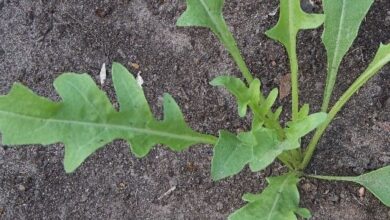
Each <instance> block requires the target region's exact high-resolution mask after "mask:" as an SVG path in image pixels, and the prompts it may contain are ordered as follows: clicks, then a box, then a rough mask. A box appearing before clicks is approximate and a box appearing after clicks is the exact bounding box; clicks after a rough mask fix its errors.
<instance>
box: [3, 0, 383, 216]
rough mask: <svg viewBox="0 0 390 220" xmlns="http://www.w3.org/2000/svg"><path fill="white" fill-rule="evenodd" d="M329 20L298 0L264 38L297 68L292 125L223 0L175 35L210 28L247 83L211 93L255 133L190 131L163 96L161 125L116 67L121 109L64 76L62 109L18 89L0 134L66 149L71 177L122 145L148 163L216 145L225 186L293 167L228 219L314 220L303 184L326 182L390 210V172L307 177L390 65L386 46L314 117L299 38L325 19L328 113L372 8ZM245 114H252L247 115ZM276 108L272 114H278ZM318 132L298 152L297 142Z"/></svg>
mask: <svg viewBox="0 0 390 220" xmlns="http://www.w3.org/2000/svg"><path fill="white" fill-rule="evenodd" d="M323 2H324V13H325V14H307V13H305V12H303V11H302V9H301V6H300V1H299V0H281V1H280V15H279V21H278V23H277V24H276V26H275V27H273V28H272V29H270V30H269V31H267V32H266V34H267V36H269V37H270V38H272V39H274V40H276V41H279V42H280V43H282V44H283V45H284V47H285V48H286V50H287V53H288V57H289V61H290V68H291V86H292V119H291V121H289V122H287V123H285V125H286V126H285V127H283V126H282V125H283V124H284V123H281V122H280V121H279V118H280V115H281V113H282V107H281V106H279V107H277V106H275V103H276V99H277V96H278V90H277V89H273V90H271V92H270V93H269V94H268V96H265V95H264V94H263V93H262V91H261V81H260V79H258V78H255V77H253V76H252V74H251V73H250V71H249V69H248V67H247V66H246V64H245V62H244V59H243V58H242V56H241V54H240V51H239V49H238V47H237V44H236V41H235V39H234V37H233V34H232V33H231V32H230V31H229V28H228V26H227V25H226V22H225V20H224V18H223V15H222V10H223V5H224V1H223V0H187V9H186V11H185V12H184V13H183V14H182V16H181V17H180V18H179V20H178V21H177V25H178V26H199V27H206V28H209V29H210V30H211V31H212V32H214V34H215V35H216V36H217V37H218V39H219V40H220V41H221V42H222V44H223V45H224V46H225V47H226V49H227V50H228V51H229V53H230V54H231V56H232V57H233V59H234V61H235V62H236V64H237V66H238V68H239V69H240V71H241V73H242V75H243V76H244V78H245V79H246V82H244V81H242V80H241V79H239V78H235V77H230V76H220V77H217V78H216V79H214V80H213V81H212V82H211V85H213V86H221V87H224V88H226V89H227V90H228V91H229V92H230V93H231V94H232V95H234V96H235V98H236V100H237V105H238V113H239V116H241V117H245V116H248V117H252V128H251V129H250V130H249V131H244V132H240V133H238V134H232V133H230V132H228V131H223V130H222V131H220V132H219V137H218V138H217V137H214V136H212V135H207V134H201V133H198V132H196V131H193V130H192V129H191V128H190V127H189V126H188V125H187V124H186V122H185V120H184V117H183V115H182V112H181V111H180V108H179V106H178V105H177V103H176V102H175V101H174V99H173V98H172V97H171V96H170V95H168V94H165V95H164V103H163V105H164V118H163V120H158V119H156V118H155V117H154V116H153V114H152V112H151V110H150V107H149V104H148V102H147V101H146V99H145V95H144V93H143V91H142V88H141V87H140V86H139V85H138V84H137V82H136V80H135V79H134V77H133V76H132V75H131V74H130V73H129V72H128V71H127V70H126V69H125V67H123V66H121V65H120V64H117V63H114V64H113V68H112V77H113V84H114V87H115V92H116V95H117V99H118V102H119V104H120V108H119V110H116V109H115V108H114V107H113V105H112V104H111V102H110V100H109V99H108V97H107V96H106V94H105V93H104V92H103V91H101V90H99V88H98V86H97V85H96V84H95V83H94V81H93V80H92V78H91V77H89V76H88V75H86V74H74V73H65V74H63V75H61V76H60V77H58V78H57V79H56V80H55V82H54V87H55V89H56V91H57V92H58V94H59V95H60V97H61V101H59V102H53V101H51V100H48V99H46V98H43V97H40V96H38V95H36V94H34V93H33V92H32V91H31V90H29V89H28V88H26V87H24V86H23V85H21V84H18V83H16V84H15V85H14V86H13V88H12V89H11V91H10V92H9V94H8V95H5V96H0V131H1V133H2V140H3V143H4V144H7V145H22V144H43V145H47V144H52V143H57V142H62V143H64V144H65V158H64V166H65V170H66V171H67V172H72V171H74V170H75V169H76V168H77V167H78V166H80V164H81V163H82V162H83V161H84V160H85V159H86V158H87V157H88V156H89V155H91V154H92V153H93V152H95V151H96V150H98V149H99V148H101V147H103V146H104V145H105V144H107V143H109V142H111V141H113V140H115V139H124V140H126V141H127V142H129V143H130V147H131V150H132V152H133V153H134V154H135V155H136V156H137V157H143V156H145V155H147V154H148V153H149V151H150V150H151V149H152V148H153V146H154V145H156V144H164V145H166V146H168V147H169V148H170V149H172V150H174V151H181V150H184V149H187V148H188V147H190V146H191V145H195V144H211V145H215V147H214V156H213V159H212V165H211V175H212V177H213V179H214V180H220V179H223V178H226V177H229V176H232V175H235V174H237V173H239V172H240V171H241V170H242V169H243V168H244V167H245V166H246V165H249V168H250V169H251V170H252V171H253V172H257V171H260V170H263V169H264V168H266V167H267V166H269V165H270V164H271V163H272V162H273V161H275V160H276V159H279V160H280V161H281V162H282V163H283V164H284V165H286V166H287V167H288V168H289V171H288V173H287V174H284V175H282V176H279V177H271V178H269V179H267V180H268V183H269V185H268V187H267V188H266V189H265V190H264V191H263V192H262V193H261V194H256V195H253V194H246V195H244V197H243V199H244V200H245V201H247V202H248V204H246V205H245V206H244V207H242V208H241V209H239V210H237V211H236V212H235V213H233V214H232V215H231V216H230V217H229V219H231V220H251V219H256V220H259V219H260V220H261V219H266V220H296V219H297V216H296V215H300V216H302V217H304V218H310V216H311V214H310V211H309V210H307V209H302V208H299V192H298V188H297V183H298V182H299V180H300V177H302V176H307V177H313V178H318V179H326V180H341V181H352V182H355V183H359V184H361V185H363V186H365V187H366V188H367V189H368V190H370V191H371V192H372V193H373V194H374V195H375V196H377V197H378V198H379V199H380V200H381V201H382V202H383V203H384V204H385V205H387V206H390V187H389V184H387V183H388V181H389V179H390V167H389V166H388V167H385V168H382V169H379V170H376V171H373V172H370V173H368V174H364V175H361V176H358V177H337V176H336V177H335V176H332V177H329V176H314V175H308V174H305V173H304V170H305V168H306V166H307V165H308V163H309V161H310V160H311V158H312V156H313V153H314V151H315V148H316V145H317V143H318V141H319V140H320V138H321V136H322V134H323V133H324V132H325V130H326V128H327V127H328V125H329V124H330V123H331V121H332V120H333V119H334V118H335V116H336V114H337V113H338V112H339V111H340V110H341V109H342V108H343V106H344V105H345V103H346V102H347V101H348V100H349V99H350V98H351V97H352V95H353V94H355V93H356V92H357V91H358V90H359V89H360V88H361V87H362V86H363V85H364V84H365V83H366V82H367V81H368V80H369V79H370V78H372V77H373V76H374V75H375V74H376V73H377V72H378V71H379V70H380V69H381V68H382V67H383V66H384V65H386V64H387V63H388V62H390V44H388V45H381V46H380V48H379V50H378V52H377V54H376V56H375V58H374V60H373V61H372V62H371V64H370V65H369V66H368V68H367V69H366V70H365V71H364V72H363V73H362V74H361V75H360V77H358V78H357V79H356V80H355V82H354V83H353V84H352V85H351V86H350V87H349V88H348V89H347V90H346V91H345V93H344V94H343V95H342V96H341V97H340V99H339V100H338V101H337V102H336V104H335V105H334V106H333V107H332V108H331V110H330V111H329V113H328V114H326V113H314V114H310V108H309V105H308V104H304V105H303V106H302V107H301V108H299V96H298V94H299V86H298V58H297V52H296V46H297V45H296V44H297V39H296V38H297V34H298V32H299V31H300V30H304V29H312V28H317V27H319V26H320V25H321V24H322V23H323V22H324V20H325V30H324V34H323V42H324V44H325V47H326V50H327V55H328V76H327V86H326V90H325V92H324V100H323V106H322V110H323V112H326V111H327V109H328V103H329V100H330V97H331V93H332V90H333V87H334V84H335V80H336V75H337V72H338V68H339V65H340V63H341V60H342V59H343V57H344V56H345V54H346V53H347V51H348V50H349V48H350V47H351V45H352V43H353V41H354V39H355V38H356V36H357V32H358V30H359V26H360V24H361V22H362V19H363V18H364V17H365V15H366V14H367V12H368V9H369V7H370V6H371V4H372V2H373V0H324V1H323ZM248 109H250V110H251V113H252V114H247V112H248ZM275 109H276V110H275ZM315 129H317V130H316V132H315V134H314V136H313V138H312V139H311V141H310V143H309V144H308V146H307V148H306V150H305V152H304V153H302V150H301V149H302V147H303V146H301V138H302V137H304V136H306V135H307V134H309V133H310V132H311V131H313V130H315Z"/></svg>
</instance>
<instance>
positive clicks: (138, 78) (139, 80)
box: [137, 71, 144, 88]
mask: <svg viewBox="0 0 390 220" xmlns="http://www.w3.org/2000/svg"><path fill="white" fill-rule="evenodd" d="M137 83H138V85H139V87H141V88H142V85H143V84H144V80H143V79H142V77H141V71H140V72H138V74H137Z"/></svg>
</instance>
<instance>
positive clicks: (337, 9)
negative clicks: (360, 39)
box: [322, 0, 374, 112]
mask: <svg viewBox="0 0 390 220" xmlns="http://www.w3.org/2000/svg"><path fill="white" fill-rule="evenodd" d="M373 2H374V1H373V0H324V1H323V5H324V13H325V24H324V26H325V28H324V33H323V35H322V41H323V42H324V45H325V48H326V52H327V57H328V74H327V79H326V88H325V91H324V101H323V104H322V111H324V112H326V111H327V110H328V105H329V101H330V97H331V95H332V91H333V87H334V84H335V82H336V78H337V72H338V70H339V66H340V63H341V61H342V59H343V57H344V55H345V54H346V53H347V52H348V50H349V48H350V47H351V46H352V43H353V41H354V40H355V38H356V37H357V34H358V30H359V27H360V24H361V23H362V21H363V19H364V17H365V16H366V14H367V12H368V10H369V9H370V7H371V5H372V3H373Z"/></svg>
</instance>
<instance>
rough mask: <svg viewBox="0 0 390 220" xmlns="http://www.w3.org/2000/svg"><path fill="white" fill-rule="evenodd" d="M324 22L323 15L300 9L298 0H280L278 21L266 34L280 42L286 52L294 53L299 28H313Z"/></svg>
mask: <svg viewBox="0 0 390 220" xmlns="http://www.w3.org/2000/svg"><path fill="white" fill-rule="evenodd" d="M323 22H324V15H321V14H307V13H305V12H304V11H302V8H301V5H300V1H299V0H280V15H279V21H278V23H277V24H276V25H275V27H273V28H272V29H270V30H268V31H267V32H266V35H267V36H268V37H270V38H272V39H274V40H276V41H279V42H280V43H282V44H283V45H284V46H285V48H286V49H287V52H288V53H289V54H290V55H292V53H295V48H296V38H297V34H298V31H299V30H301V29H313V28H317V27H319V26H320V25H321V24H322V23H323Z"/></svg>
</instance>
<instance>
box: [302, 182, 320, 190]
mask: <svg viewBox="0 0 390 220" xmlns="http://www.w3.org/2000/svg"><path fill="white" fill-rule="evenodd" d="M302 189H303V190H304V191H306V192H312V191H315V190H317V186H315V185H313V184H311V183H305V184H303V185H302Z"/></svg>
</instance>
